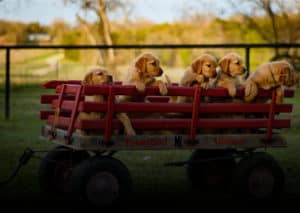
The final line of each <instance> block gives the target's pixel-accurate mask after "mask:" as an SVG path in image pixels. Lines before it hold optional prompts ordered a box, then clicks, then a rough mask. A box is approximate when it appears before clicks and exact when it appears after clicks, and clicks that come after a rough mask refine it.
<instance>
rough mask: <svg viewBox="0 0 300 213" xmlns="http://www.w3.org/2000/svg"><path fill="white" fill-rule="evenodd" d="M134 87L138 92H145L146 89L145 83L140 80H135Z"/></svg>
mask: <svg viewBox="0 0 300 213" xmlns="http://www.w3.org/2000/svg"><path fill="white" fill-rule="evenodd" d="M135 88H136V89H137V91H138V92H145V90H146V85H145V84H144V83H141V82H136V83H135Z"/></svg>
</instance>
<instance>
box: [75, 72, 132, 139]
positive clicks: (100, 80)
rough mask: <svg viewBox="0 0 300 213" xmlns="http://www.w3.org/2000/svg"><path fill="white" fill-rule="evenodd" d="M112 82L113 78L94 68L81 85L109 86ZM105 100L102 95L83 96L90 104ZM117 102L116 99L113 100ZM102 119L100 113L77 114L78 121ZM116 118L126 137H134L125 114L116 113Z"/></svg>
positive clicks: (102, 115) (102, 114)
mask: <svg viewBox="0 0 300 213" xmlns="http://www.w3.org/2000/svg"><path fill="white" fill-rule="evenodd" d="M112 82H113V77H112V76H111V75H109V73H108V71H107V70H106V69H103V68H95V69H92V70H91V71H89V72H88V73H87V74H86V75H85V77H84V79H83V81H82V83H81V84H82V85H104V84H111V83H112ZM106 100H107V97H106V96H103V95H91V96H87V95H86V96H85V97H84V101H92V102H104V101H106ZM115 101H116V102H118V99H117V98H116V100H115ZM103 117H104V113H100V112H90V113H87V112H81V113H80V114H79V118H80V119H88V120H92V119H100V118H103ZM116 117H117V118H118V119H119V120H120V121H121V122H122V124H123V126H124V130H125V133H126V135H135V131H134V129H133V128H132V125H131V122H130V120H129V118H128V116H127V114H126V113H117V114H116ZM80 132H81V133H82V134H86V133H85V132H84V131H80Z"/></svg>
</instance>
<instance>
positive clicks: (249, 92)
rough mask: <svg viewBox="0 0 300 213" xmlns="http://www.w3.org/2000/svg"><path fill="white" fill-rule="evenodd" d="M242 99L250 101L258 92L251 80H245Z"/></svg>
mask: <svg viewBox="0 0 300 213" xmlns="http://www.w3.org/2000/svg"><path fill="white" fill-rule="evenodd" d="M244 93H245V94H244V100H245V101H246V102H251V101H253V100H254V99H255V97H256V96H257V94H258V87H257V85H256V84H255V83H254V82H253V81H246V83H245V89H244Z"/></svg>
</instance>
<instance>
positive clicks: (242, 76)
mask: <svg viewBox="0 0 300 213" xmlns="http://www.w3.org/2000/svg"><path fill="white" fill-rule="evenodd" d="M247 77H248V71H247V69H246V67H245V65H244V63H243V59H242V57H241V56H240V55H238V54H236V53H229V54H227V55H225V56H224V57H223V58H221V59H220V61H219V66H218V77H217V80H216V86H217V87H223V88H226V89H227V90H228V93H229V95H230V96H231V97H235V95H236V88H237V87H239V86H243V83H244V82H245V80H246V78H247Z"/></svg>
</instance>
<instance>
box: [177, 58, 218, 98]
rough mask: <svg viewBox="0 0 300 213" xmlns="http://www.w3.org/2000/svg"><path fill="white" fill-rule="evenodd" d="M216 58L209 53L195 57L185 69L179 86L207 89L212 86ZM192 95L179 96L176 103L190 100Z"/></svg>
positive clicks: (214, 76) (215, 72)
mask: <svg viewBox="0 0 300 213" xmlns="http://www.w3.org/2000/svg"><path fill="white" fill-rule="evenodd" d="M216 67H217V60H216V58H215V57H214V56H212V55H209V54H202V55H200V56H199V57H198V58H196V59H195V60H194V61H193V62H192V64H191V65H190V66H189V67H188V68H187V69H186V71H185V72H184V74H183V77H182V78H181V80H180V86H185V87H194V86H198V87H201V88H204V89H208V88H209V87H211V86H213V84H212V82H213V79H214V78H216V76H217V70H216ZM192 99H193V98H192V97H184V96H180V97H179V98H178V100H177V102H178V103H184V102H191V101H192Z"/></svg>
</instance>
